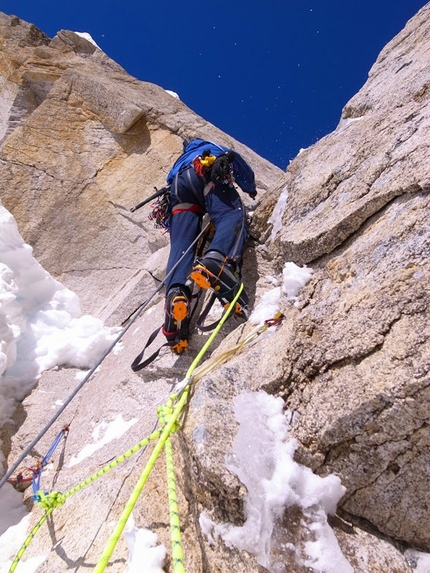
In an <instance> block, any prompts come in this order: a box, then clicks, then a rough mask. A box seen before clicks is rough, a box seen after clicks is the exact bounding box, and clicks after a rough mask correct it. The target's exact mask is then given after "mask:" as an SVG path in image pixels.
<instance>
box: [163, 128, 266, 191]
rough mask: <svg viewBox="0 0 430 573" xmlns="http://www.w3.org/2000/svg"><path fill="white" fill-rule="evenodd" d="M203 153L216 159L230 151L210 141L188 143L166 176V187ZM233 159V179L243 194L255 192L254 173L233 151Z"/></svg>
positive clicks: (195, 140) (196, 140) (198, 140)
mask: <svg viewBox="0 0 430 573" xmlns="http://www.w3.org/2000/svg"><path fill="white" fill-rule="evenodd" d="M204 151H209V153H210V155H215V157H218V156H219V155H221V154H222V153H224V152H226V151H231V149H229V148H228V147H224V146H222V145H218V144H216V143H213V142H212V141H205V140H203V139H198V138H197V139H193V140H192V141H190V143H188V144H187V145H186V146H185V148H184V152H183V154H182V155H181V156H180V157H179V158H178V159H177V160H176V161H175V163H174V165H173V167H172V169H171V170H170V171H169V174H168V175H167V178H166V181H167V184H168V185H171V184H172V182H173V179H174V178H175V175H176V174H177V173H180V172H181V171H183V170H184V169H186V168H187V167H188V166H189V165H191V163H192V162H193V160H194V159H195V158H196V157H198V156H199V155H202V153H203V152H204ZM234 154H235V158H234V161H233V177H234V180H235V181H236V183H237V184H238V185H239V187H240V188H241V189H242V191H244V192H245V193H254V191H255V177H254V172H253V170H252V169H251V167H250V166H249V165H248V164H247V163H246V161H245V160H244V159H243V158H242V157H241V156H240V155H239V154H238V153H237V152H236V151H235V152H234Z"/></svg>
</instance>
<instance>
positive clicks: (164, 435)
mask: <svg viewBox="0 0 430 573" xmlns="http://www.w3.org/2000/svg"><path fill="white" fill-rule="evenodd" d="M242 290H243V284H241V285H240V289H239V291H238V292H237V294H236V297H235V299H234V300H233V302H232V304H231V305H230V306H229V308H228V310H227V312H226V313H225V314H224V316H223V317H222V319H221V321H220V322H219V324H218V325H217V328H216V329H215V330H214V332H213V333H212V334H211V336H210V337H209V339H208V340H207V341H206V343H205V344H204V346H203V347H202V349H201V350H200V352H199V353H198V355H197V356H196V358H195V359H194V360H193V362H192V364H191V366H190V367H189V368H188V371H187V374H186V376H185V379H184V380H183V382H182V384H181V385H180V386H181V389H180V391H179V392H178V393H177V394H174V395H172V396H171V397H170V398H169V400H168V402H167V404H165V405H164V406H161V407H159V408H158V409H157V412H158V416H159V420H160V422H161V424H162V427H161V428H159V429H157V430H156V431H154V432H153V433H152V434H151V435H150V436H148V437H147V438H144V439H143V440H141V441H140V442H139V443H138V444H136V445H135V446H133V447H132V448H130V449H129V450H128V451H127V452H125V453H124V454H121V455H120V456H118V457H117V458H115V459H114V460H113V461H112V462H110V463H109V464H107V465H106V466H104V467H103V468H102V469H101V470H99V471H98V472H96V473H94V474H93V475H91V476H90V477H89V478H87V479H85V480H84V481H82V482H81V483H79V484H78V485H76V486H75V487H73V488H72V489H71V490H69V491H68V492H67V493H65V494H62V493H60V492H51V493H49V494H45V493H44V492H42V491H39V492H37V495H36V499H37V501H38V503H39V505H40V506H41V507H43V508H44V509H45V513H44V515H43V516H42V517H41V518H40V520H39V521H38V522H37V524H36V525H35V526H34V527H33V529H32V530H31V532H30V534H29V535H28V536H27V539H26V540H25V541H24V543H23V545H22V546H21V548H20V550H19V551H18V553H17V554H16V556H15V558H14V560H13V562H12V564H11V567H10V569H9V573H13V572H14V571H15V570H16V567H17V566H18V563H19V561H20V560H21V558H22V556H23V554H24V552H25V551H26V549H27V547H28V546H29V545H30V542H31V541H32V540H33V538H34V537H35V535H36V533H37V532H38V531H39V529H40V528H41V526H42V525H43V523H44V522H45V521H46V520H47V518H48V516H49V515H50V514H51V513H52V512H53V511H54V509H55V508H56V507H61V506H62V505H63V504H64V503H65V502H66V500H67V498H68V497H70V496H71V495H73V494H74V493H77V492H78V491H80V490H82V489H83V488H84V487H86V486H87V485H90V484H91V483H93V482H94V481H96V480H97V479H98V478H99V477H101V476H103V475H104V474H106V473H108V472H109V471H110V470H111V469H113V468H115V467H117V466H118V465H119V464H121V463H122V462H124V461H126V460H127V459H129V458H130V457H131V456H132V455H133V454H135V453H136V452H138V451H139V450H140V449H141V448H143V447H145V446H146V445H148V443H149V442H150V441H153V440H156V439H157V438H158V439H159V441H158V443H157V445H156V447H155V449H154V451H153V453H152V455H151V457H150V458H149V460H148V463H147V464H146V466H145V468H144V471H143V472H142V475H141V477H140V479H139V481H138V483H137V484H136V487H135V489H134V490H133V493H132V495H131V496H130V499H129V502H128V503H127V506H126V507H125V509H124V511H123V513H122V515H121V517H120V520H119V521H118V523H117V526H116V528H115V530H114V532H113V534H112V536H111V538H110V540H109V542H108V544H107V546H106V548H105V551H104V552H103V554H102V556H101V558H100V560H99V562H98V563H97V566H96V568H95V569H94V573H102V572H103V571H104V569H105V568H106V566H107V564H108V562H109V558H110V556H111V554H112V552H113V550H114V548H115V546H116V544H117V542H118V540H119V537H120V535H121V533H122V531H123V530H124V527H125V525H126V522H127V520H128V518H129V516H130V514H131V511H132V510H133V508H134V506H135V504H136V502H137V499H138V497H139V495H140V493H141V491H142V489H143V486H144V485H145V483H146V481H147V479H148V477H149V474H150V473H151V471H152V469H153V467H154V464H155V461H156V460H157V457H158V455H159V454H160V452H161V449H162V448H163V446H165V448H166V463H167V473H168V495H169V508H170V522H171V538H172V559H173V564H174V573H185V567H184V563H183V552H182V546H181V533H180V523H179V513H178V507H177V498H176V484H175V475H174V467H173V456H172V448H171V442H170V434H171V433H172V432H175V431H176V430H177V429H178V427H179V425H178V417H179V415H180V413H181V411H182V409H183V407H184V405H185V404H186V402H187V399H188V394H189V385H190V383H191V381H192V380H194V381H196V380H199V379H200V378H202V377H203V376H204V375H206V374H207V373H208V372H210V371H211V370H212V369H214V368H215V367H216V366H218V365H220V364H221V363H222V362H224V361H225V360H227V359H228V358H229V357H230V356H232V355H233V354H235V353H237V352H240V351H242V349H243V348H244V347H245V346H246V345H247V344H250V343H251V342H253V341H254V340H255V339H256V338H257V337H258V336H260V334H262V333H263V332H264V331H265V330H267V328H269V327H270V326H271V325H272V324H273V323H276V322H277V321H279V320H280V318H281V317H282V315H281V313H278V315H277V316H276V317H275V318H274V319H273V321H267V322H266V323H265V324H264V325H262V326H259V327H257V328H255V329H253V330H252V331H251V332H250V333H249V334H248V335H247V336H246V337H245V338H244V339H243V340H242V341H240V342H239V343H238V344H237V345H235V346H234V347H233V348H230V349H229V350H226V351H224V352H222V353H220V354H219V355H217V356H215V357H212V358H210V359H209V360H207V361H206V362H205V364H203V365H202V366H201V367H200V368H197V365H198V364H199V362H200V361H201V359H202V357H203V355H204V354H205V352H206V350H207V349H208V347H209V346H210V344H211V343H212V342H213V340H214V338H215V336H216V335H217V334H218V332H219V331H220V329H221V327H222V326H223V324H224V322H225V321H226V320H227V318H228V317H229V315H230V313H231V311H232V309H233V308H235V306H236V301H237V300H238V299H239V297H240V295H241V293H242ZM176 400H179V402H178V404H177V405H176V407H175V408H174V409H173V405H174V402H175V401H176Z"/></svg>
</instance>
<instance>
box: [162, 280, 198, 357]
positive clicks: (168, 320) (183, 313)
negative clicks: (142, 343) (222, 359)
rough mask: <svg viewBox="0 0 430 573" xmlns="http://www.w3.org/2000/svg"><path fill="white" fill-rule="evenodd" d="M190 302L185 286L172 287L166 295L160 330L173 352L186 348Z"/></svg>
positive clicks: (188, 291)
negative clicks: (162, 322) (162, 323)
mask: <svg viewBox="0 0 430 573" xmlns="http://www.w3.org/2000/svg"><path fill="white" fill-rule="evenodd" d="M190 302H191V292H190V290H189V288H188V287H186V286H176V287H172V288H171V289H170V290H169V292H168V293H167V296H166V305H165V308H164V312H165V314H164V325H163V329H162V331H163V334H164V336H165V337H166V339H167V341H168V342H169V343H171V349H172V352H174V353H175V354H182V353H183V352H184V351H185V350H187V348H188V337H189V324H190Z"/></svg>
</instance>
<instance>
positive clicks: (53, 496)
mask: <svg viewBox="0 0 430 573" xmlns="http://www.w3.org/2000/svg"><path fill="white" fill-rule="evenodd" d="M161 432H162V428H159V429H158V430H155V431H154V432H152V434H150V435H149V436H148V437H147V438H144V439H143V440H141V441H140V442H139V443H138V444H136V445H135V446H133V447H132V448H130V449H129V450H128V451H127V452H125V453H124V454H121V455H120V456H118V457H117V458H115V459H114V460H112V461H111V462H110V463H109V464H107V465H106V466H104V467H103V468H102V469H101V470H99V471H98V472H96V473H94V474H93V475H91V476H90V477H88V478H87V479H85V480H84V481H82V482H81V483H79V484H78V485H76V486H75V487H73V488H72V489H71V490H69V491H68V492H67V493H65V494H62V493H59V492H51V493H49V494H45V493H44V492H41V491H38V492H37V495H36V496H34V497H35V499H36V501H37V502H38V503H39V505H40V506H41V507H44V508H45V514H44V515H43V516H42V517H41V518H40V520H39V521H38V523H37V524H36V525H35V526H34V528H33V529H32V530H31V532H30V534H29V535H28V537H27V539H26V540H25V541H24V543H23V544H22V546H21V548H20V550H19V551H18V553H17V554H16V556H15V559H14V560H13V562H12V565H11V567H10V569H9V572H8V573H13V572H14V571H15V569H16V567H17V565H18V563H19V561H20V560H21V558H22V556H23V555H24V553H25V551H26V549H27V547H28V546H29V545H30V542H31V541H32V540H33V538H34V536H35V535H36V533H37V532H38V531H39V529H40V527H41V526H42V524H43V523H44V522H45V521H46V519H47V517H48V516H49V515H50V514H51V513H52V512H53V511H54V509H55V508H56V507H61V506H62V505H63V504H64V503H65V502H66V500H67V499H68V498H69V497H71V496H72V495H73V494H75V493H77V492H78V491H81V490H82V489H84V487H86V486H87V485H90V484H91V483H93V482H95V481H96V480H97V479H98V478H99V477H101V476H103V475H104V474H106V473H108V472H109V471H110V470H112V469H114V468H116V467H117V466H119V464H121V463H122V462H125V461H126V460H127V459H129V458H130V457H131V456H132V455H133V454H135V453H136V452H138V451H139V450H140V449H142V448H143V447H145V446H147V445H148V444H149V442H150V441H153V440H156V439H157V438H159V437H160V435H161Z"/></svg>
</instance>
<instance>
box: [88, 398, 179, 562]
mask: <svg viewBox="0 0 430 573" xmlns="http://www.w3.org/2000/svg"><path fill="white" fill-rule="evenodd" d="M174 398H176V395H175V396H172V397H171V400H172V402H173V399H174ZM187 398H188V388H187V389H186V391H185V392H183V394H182V396H181V398H180V400H179V402H178V404H177V406H176V408H175V409H174V411H173V414H172V416H171V418H170V420H169V422H168V423H167V425H166V426H165V427H164V429H163V432H162V434H161V436H160V439H159V440H158V442H157V444H156V446H155V448H154V451H153V452H152V454H151V456H150V458H149V460H148V462H147V464H146V466H145V468H144V470H143V472H142V474H141V476H140V478H139V481H138V482H137V484H136V486H135V488H134V490H133V492H132V494H131V496H130V498H129V500H128V502H127V505H126V506H125V508H124V511H123V512H122V514H121V517H120V518H119V520H118V523H117V524H116V526H115V529H114V531H113V533H112V535H111V537H110V539H109V541H108V543H107V545H106V547H105V550H104V551H103V554H102V556H101V557H100V559H99V561H98V563H97V565H96V567H95V569H94V573H102V571H104V570H105V568H106V566H107V564H108V563H109V559H110V557H111V555H112V553H113V550H114V549H115V547H116V544H117V543H118V540H119V538H120V536H121V534H122V532H123V530H124V528H125V525H126V523H127V520H128V518H129V517H130V515H131V512H132V511H133V509H134V506H135V505H136V502H137V500H138V498H139V496H140V494H141V492H142V489H143V486H144V485H145V483H146V482H147V480H148V477H149V475H150V473H151V471H152V469H153V467H154V464H155V462H156V460H157V458H158V456H159V454H160V452H161V450H162V448H163V446H164V444H165V443H166V440H167V438H168V437H169V435H170V433H171V431H172V428H173V427H174V425H175V424H176V420H177V419H178V416H179V414H180V413H181V411H182V408H183V407H184V405H185V403H186V401H187Z"/></svg>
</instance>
